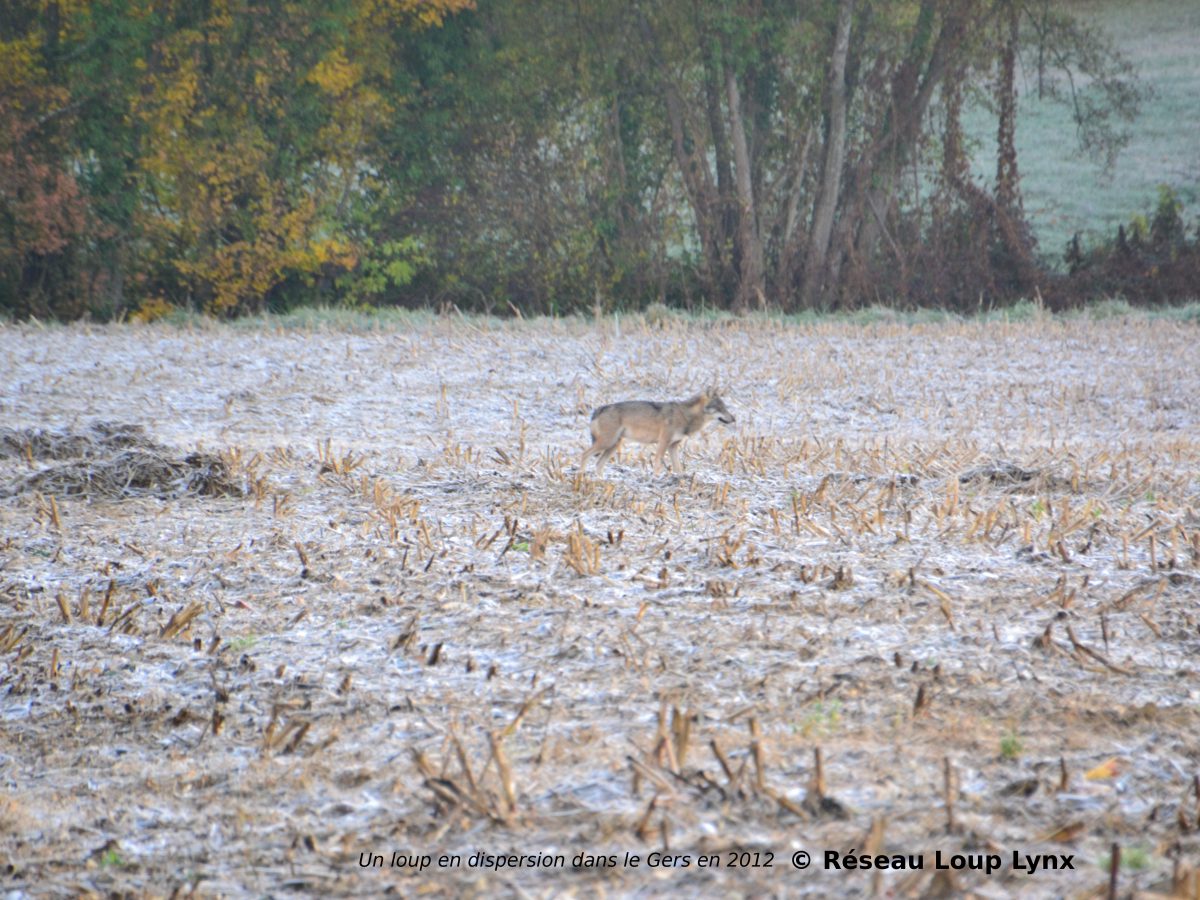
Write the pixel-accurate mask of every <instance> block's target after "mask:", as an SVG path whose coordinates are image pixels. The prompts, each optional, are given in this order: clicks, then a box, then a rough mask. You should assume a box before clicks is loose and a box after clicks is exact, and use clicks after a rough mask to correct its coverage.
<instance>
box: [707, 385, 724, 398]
mask: <svg viewBox="0 0 1200 900" xmlns="http://www.w3.org/2000/svg"><path fill="white" fill-rule="evenodd" d="M720 388H721V386H720V385H719V384H716V383H715V382H714V383H713V384H710V385H709V386H708V387H707V388H706V389H705V391H704V393H705V394H707V395H708V396H709V397H719V396H721V390H720Z"/></svg>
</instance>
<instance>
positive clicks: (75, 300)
mask: <svg viewBox="0 0 1200 900" xmlns="http://www.w3.org/2000/svg"><path fill="white" fill-rule="evenodd" d="M8 6H9V12H7V13H6V14H5V16H4V17H3V18H2V19H0V312H4V313H7V314H8V315H10V316H18V317H20V316H29V315H36V316H39V317H59V318H67V319H69V318H75V317H79V316H84V315H90V316H94V317H99V318H108V317H119V316H141V317H144V318H150V317H153V316H155V315H158V314H162V313H163V312H165V311H168V310H171V309H174V308H188V309H195V310H203V311H206V312H209V313H212V314H215V315H221V316H232V315H239V314H244V313H253V312H260V311H263V310H266V309H273V310H281V309H286V308H289V307H292V306H296V305H302V304H313V303H322V304H348V305H354V306H372V305H405V306H417V305H427V306H443V307H449V306H453V307H457V308H459V309H463V310H475V311H484V312H501V313H504V312H509V311H520V312H522V313H527V314H528V313H532V314H538V313H549V314H557V313H569V312H580V311H587V312H592V311H608V310H613V309H625V308H638V307H643V306H645V305H647V304H649V303H652V302H662V303H666V304H668V305H673V306H679V307H685V308H720V309H730V310H733V311H746V310H753V309H760V308H773V309H781V310H789V311H791V310H800V309H837V308H846V307H853V306H857V305H862V304H874V303H880V304H884V305H906V306H916V305H937V306H943V307H948V308H956V309H968V308H974V307H975V306H976V305H977V304H978V303H979V302H981V301H982V300H984V299H986V300H987V301H988V302H994V301H1000V300H1004V299H1006V298H1012V297H1016V296H1028V295H1029V294H1030V293H1031V292H1033V291H1040V292H1043V293H1047V295H1048V296H1051V297H1052V298H1053V297H1060V298H1062V302H1064V303H1066V302H1070V301H1071V298H1072V297H1073V296H1074V295H1073V294H1072V293H1071V291H1072V290H1073V288H1072V287H1071V285H1075V284H1084V282H1085V281H1086V285H1087V290H1092V291H1094V290H1104V289H1105V279H1104V278H1103V277H1100V276H1099V275H1098V274H1097V273H1099V272H1101V271H1102V270H1103V267H1102V265H1101V262H1102V260H1100V261H1098V260H1099V258H1098V257H1097V256H1096V253H1095V251H1089V252H1090V255H1089V254H1087V253H1084V251H1083V250H1081V249H1080V248H1078V247H1076V248H1075V256H1074V258H1073V261H1071V262H1070V265H1069V273H1068V274H1055V273H1054V272H1052V271H1050V270H1049V269H1048V268H1047V267H1046V266H1045V264H1044V263H1043V262H1042V261H1041V257H1039V255H1038V253H1037V247H1036V244H1035V241H1034V238H1033V236H1032V233H1031V230H1030V228H1029V226H1028V222H1027V220H1026V218H1025V215H1024V212H1023V209H1022V204H1021V195H1020V172H1019V160H1018V158H1017V152H1016V147H1015V141H1014V134H1015V122H1016V108H1017V102H1018V79H1017V75H1016V73H1017V71H1018V68H1020V69H1021V70H1022V71H1025V72H1032V73H1036V76H1037V80H1038V85H1039V89H1041V90H1048V91H1051V92H1059V93H1061V95H1062V99H1063V100H1064V103H1063V111H1064V112H1063V114H1064V116H1069V117H1072V118H1073V119H1074V124H1075V129H1076V133H1077V135H1078V136H1079V139H1080V143H1081V145H1082V147H1083V148H1084V150H1086V151H1087V152H1088V153H1090V154H1091V155H1093V156H1095V157H1097V158H1098V160H1099V163H1098V164H1104V163H1105V162H1107V163H1108V164H1111V163H1112V160H1113V158H1114V157H1115V154H1116V153H1117V152H1118V151H1119V149H1120V147H1121V145H1122V143H1123V141H1124V140H1125V139H1126V138H1127V131H1126V129H1127V128H1128V123H1129V122H1130V121H1132V117H1133V116H1134V114H1135V113H1136V110H1137V107H1138V104H1139V102H1140V100H1141V98H1142V96H1143V88H1141V87H1139V85H1138V84H1137V82H1136V80H1135V79H1134V77H1133V73H1132V69H1131V67H1130V65H1129V64H1128V63H1127V62H1126V61H1125V60H1123V59H1122V58H1121V57H1120V55H1119V54H1118V53H1117V52H1116V51H1115V50H1114V48H1113V47H1112V45H1111V44H1110V43H1109V42H1108V41H1107V40H1106V39H1105V38H1104V37H1103V36H1101V35H1100V34H1098V33H1097V32H1095V31H1094V30H1093V29H1090V28H1089V27H1087V26H1086V25H1085V24H1084V23H1082V22H1079V21H1077V20H1076V19H1074V18H1073V17H1072V16H1070V15H1069V14H1068V13H1066V12H1064V11H1063V9H1062V8H1061V6H1062V5H1061V4H1059V3H1054V2H1051V0H817V2H811V3H797V2H794V0H790V2H789V0H631V2H629V3H611V2H608V0H574V2H572V3H561V2H558V0H508V2H501V0H476V2H472V0H329V2H320V3H318V2H312V0H257V2H256V0H58V2H55V0H10V2H9V4H8ZM1056 73H1060V75H1058V76H1056ZM1063 76H1065V77H1063ZM968 103H971V104H984V105H986V106H987V108H989V109H991V110H993V112H994V117H995V122H996V130H995V135H994V140H993V141H992V143H993V145H994V146H993V147H992V148H991V149H990V150H989V151H988V152H990V153H991V154H992V156H993V158H994V160H995V176H994V178H992V179H989V181H988V182H986V183H981V182H980V181H979V180H978V179H975V178H972V177H971V176H970V174H969V170H968V157H969V154H970V151H969V148H968V147H967V143H966V140H965V138H964V135H963V129H962V123H961V118H962V111H963V109H964V105H965V104H968ZM1163 202H1166V201H1162V202H1160V209H1161V207H1162V203H1163ZM1168 205H1169V204H1168ZM1172 234H1173V240H1174V241H1175V243H1174V244H1173V245H1172V246H1174V247H1183V248H1184V250H1185V251H1187V250H1188V248H1189V247H1190V248H1193V249H1194V247H1195V242H1194V241H1193V242H1190V243H1189V241H1188V240H1187V235H1186V231H1185V230H1183V229H1182V227H1180V228H1178V229H1176V230H1175V232H1172ZM1147 238H1149V232H1147ZM1122 240H1125V244H1124V247H1125V249H1124V250H1123V251H1122V252H1124V253H1126V254H1128V253H1129V252H1130V251H1129V248H1130V246H1131V243H1130V242H1129V241H1128V240H1126V239H1124V238H1122ZM1138 246H1139V247H1141V246H1145V247H1150V246H1151V245H1150V242H1149V240H1148V239H1147V241H1146V242H1144V244H1143V245H1138ZM1160 249H1161V248H1160ZM1114 252H1115V250H1114ZM1164 252H1168V253H1169V255H1170V256H1171V258H1172V259H1178V258H1181V253H1180V252H1178V251H1177V250H1169V251H1164ZM1188 252H1191V251H1188ZM1182 256H1183V257H1186V256H1187V254H1186V253H1183V254H1182ZM1187 258H1193V257H1187ZM1105 259H1107V257H1105ZM1193 264H1194V263H1193ZM1152 265H1154V262H1153V260H1151V261H1148V262H1146V263H1145V266H1146V267H1147V270H1148V268H1149V267H1150V266H1152ZM1135 269H1137V265H1134V266H1133V267H1132V269H1131V268H1130V266H1128V265H1127V266H1126V267H1125V269H1123V270H1122V271H1125V272H1128V271H1132V270H1135ZM1155 271H1158V269H1155ZM1081 272H1082V273H1084V274H1085V275H1087V277H1086V278H1085V279H1082V280H1081V279H1076V280H1074V281H1073V280H1072V279H1073V278H1074V277H1075V275H1076V274H1077V273H1081ZM1185 280H1187V279H1185ZM1139 283H1140V282H1137V279H1136V278H1134V279H1133V280H1132V281H1130V280H1129V279H1126V282H1122V289H1123V290H1126V291H1134V292H1136V288H1137V284H1139ZM1190 283H1193V284H1194V283H1195V281H1194V280H1191V281H1190ZM1131 285H1132V287H1131Z"/></svg>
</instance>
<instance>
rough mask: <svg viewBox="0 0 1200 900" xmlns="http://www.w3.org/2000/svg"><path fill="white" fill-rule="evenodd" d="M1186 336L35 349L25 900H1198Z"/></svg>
mask: <svg viewBox="0 0 1200 900" xmlns="http://www.w3.org/2000/svg"><path fill="white" fill-rule="evenodd" d="M1197 337H1198V334H1197V331H1196V328H1195V327H1194V326H1184V325H1179V324H1173V323H1168V322H1163V321H1140V320H1112V321H1106V322H1085V321H1059V320H1048V319H1047V320H1037V321H1032V322H1025V323H1002V322H992V323H983V322H972V323H962V324H942V325H936V326H933V325H917V326H906V325H898V324H881V325H876V326H871V327H855V326H849V325H843V324H815V325H805V326H795V325H788V324H783V323H779V322H771V321H747V322H732V321H717V322H711V323H703V322H698V323H690V324H689V323H687V322H682V321H676V320H674V319H668V320H664V321H662V322H656V323H654V324H652V325H646V324H643V323H640V322H638V321H630V320H627V319H622V320H620V321H619V322H618V321H615V320H612V321H603V322H600V323H598V324H593V323H583V322H571V321H567V322H524V321H522V322H514V323H510V324H497V323H490V322H477V321H469V320H465V319H458V320H444V321H437V322H431V323H426V324H420V325H414V326H413V328H412V330H410V331H404V330H400V331H397V332H395V333H390V334H379V333H371V334H361V333H339V332H328V331H307V332H283V331H278V332H273V331H269V330H259V331H246V330H240V329H235V328H228V327H224V326H220V327H218V326H213V327H211V328H205V329H203V330H198V331H181V330H173V329H170V328H166V327H162V328H158V327H141V328H95V327H72V328H56V329H39V328H36V327H3V328H0V417H2V418H3V420H4V423H5V428H4V430H3V431H0V464H2V465H0V776H2V778H0V889H3V890H4V891H5V892H14V893H15V894H17V895H21V894H27V895H34V894H51V895H78V894H88V895H98V894H133V895H141V894H147V893H161V894H170V893H186V892H194V893H196V894H198V895H201V896H225V895H229V896H237V895H251V894H266V893H282V892H289V893H301V894H313V895H322V896H337V895H356V896H362V895H377V894H382V893H384V892H387V891H392V892H398V893H401V894H403V895H406V896H407V895H418V894H419V895H432V896H445V897H459V896H480V897H482V896H494V895H497V894H501V895H525V896H539V897H540V896H546V897H549V896H562V895H570V894H576V895H589V896H590V895H595V894H600V893H604V894H606V895H609V896H627V895H635V896H652V895H658V894H667V893H679V892H683V891H691V892H696V893H699V894H702V895H722V896H762V895H792V894H797V895H803V894H811V895H814V896H830V895H865V894H869V893H871V892H874V893H876V894H888V893H890V894H893V895H897V896H921V895H931V894H933V893H936V892H938V891H942V892H948V893H950V894H953V893H961V892H973V893H974V894H975V895H977V896H994V897H1000V896H1009V895H1011V894H1013V893H1014V892H1020V893H1021V894H1022V895H1024V896H1062V895H1082V894H1087V893H1088V892H1106V891H1108V890H1109V886H1110V881H1111V879H1113V878H1115V879H1116V890H1117V891H1118V892H1120V893H1121V894H1128V893H1130V892H1132V891H1135V890H1143V891H1156V892H1158V893H1159V894H1167V895H1169V894H1171V893H1172V892H1175V894H1176V895H1178V896H1194V895H1195V892H1196V890H1197V887H1198V883H1197V875H1196V871H1197V863H1198V862H1200V778H1198V776H1200V757H1198V756H1197V749H1196V748H1197V736H1198V735H1200V663H1198V660H1200V611H1198V610H1200V606H1198V602H1197V601H1198V600H1200V437H1198V436H1200V405H1198V403H1197V400H1196V398H1197V397H1200V370H1198V369H1197V367H1196V366H1195V364H1194V363H1195V347H1196V346H1197ZM714 380H715V381H719V382H720V383H721V384H722V385H723V386H726V391H725V396H726V399H727V402H728V404H729V406H730V409H731V410H732V411H733V412H734V414H735V415H736V416H737V420H738V425H737V428H736V430H730V431H725V430H720V429H713V430H711V431H707V432H705V433H704V434H703V435H701V436H700V437H699V438H697V439H695V440H694V441H693V442H692V443H690V444H689V445H688V447H687V448H686V449H685V451H684V452H685V453H686V454H687V455H688V457H689V459H688V471H687V474H686V475H684V476H678V477H676V476H666V477H662V478H655V477H653V475H652V473H651V471H650V462H651V459H650V451H646V450H644V449H641V448H638V447H633V448H629V449H627V450H625V451H624V452H623V453H622V454H621V455H619V456H618V458H616V459H614V460H613V461H612V462H610V464H609V467H608V468H607V469H606V471H605V476H606V477H605V478H603V479H597V478H595V477H594V473H593V472H591V471H585V472H580V471H578V469H577V465H576V463H577V460H578V457H579V454H580V452H581V450H582V447H583V446H584V443H585V441H586V439H587V427H586V421H587V419H586V416H587V412H588V411H589V410H590V409H592V408H593V407H595V406H596V405H599V404H601V403H604V402H610V401H612V400H616V399H627V398H631V397H637V396H644V397H662V398H666V397H673V396H682V395H684V394H685V393H686V392H687V391H688V390H689V389H690V388H693V387H696V386H700V385H704V384H707V383H710V382H712V381H714ZM113 385H120V386H122V387H120V388H119V389H117V390H114V389H113V387H112V386H113ZM116 422H128V423H131V424H129V425H112V424H106V423H116ZM80 423H84V424H82V425H81V424H80ZM87 423H94V424H87ZM651 449H652V448H651ZM1114 847H1115V848H1116V850H1115V851H1114ZM980 848H983V850H982V851H981V850H980ZM989 848H991V849H997V850H998V852H1003V853H1007V854H1010V853H1011V851H1013V850H1020V851H1021V852H1026V853H1030V854H1052V853H1060V854H1068V855H1071V856H1073V858H1074V859H1075V861H1076V863H1077V866H1076V868H1075V869H1073V870H1069V871H1063V870H1047V871H1039V872H1037V873H1036V874H1033V875H1030V874H1027V873H1023V872H1021V871H1020V870H1017V869H1015V868H1014V867H1013V866H1012V865H1011V859H1010V857H1008V856H1006V860H1007V862H1006V865H1005V867H1004V868H1003V870H1002V871H998V872H993V873H992V874H990V875H984V874H982V873H980V872H975V871H960V872H948V873H947V872H943V873H935V872H933V871H931V870H930V869H929V868H926V869H925V870H923V871H918V872H879V871H874V872H861V871H858V872H847V871H841V872H838V871H825V870H824V868H823V866H822V865H821V864H820V862H819V860H820V859H821V854H822V853H823V852H824V851H825V850H837V851H839V852H846V851H849V850H851V849H855V850H856V852H858V853H864V852H865V853H886V854H905V855H910V854H911V855H918V856H922V857H923V858H925V857H927V858H929V859H930V860H932V859H933V858H934V854H935V853H936V852H938V851H941V852H942V853H943V855H951V854H956V853H957V854H966V853H972V852H985V853H986V852H990V850H989ZM799 850H805V851H808V852H810V853H812V854H813V856H814V857H815V858H816V861H814V865H813V867H812V868H811V869H809V870H807V871H805V872H803V873H801V872H798V871H797V870H795V869H793V868H792V865H791V856H792V853H793V852H795V851H799ZM480 851H481V852H484V853H488V854H492V855H493V856H497V855H503V854H510V853H516V854H521V853H524V854H547V855H549V856H550V857H551V858H553V856H554V855H556V854H562V855H563V856H564V857H565V859H566V864H565V865H564V866H562V867H554V866H547V865H526V866H524V867H516V868H507V869H504V870H501V871H496V870H494V869H489V868H480V867H474V868H472V867H471V866H469V865H467V864H466V862H465V861H466V860H467V859H469V857H470V855H471V854H473V853H476V852H480ZM393 852H395V853H397V854H398V857H397V861H398V863H402V864H397V865H395V866H393V865H390V864H388V863H389V862H390V860H391V859H392V853H393ZM651 852H657V853H662V854H668V855H670V856H673V857H676V858H681V857H685V856H686V857H688V858H689V860H690V864H689V865H688V866H687V867H682V868H672V869H661V868H648V867H647V866H646V865H645V864H644V863H643V866H642V867H639V868H631V867H629V866H626V865H623V864H621V861H622V860H623V859H624V857H625V854H627V853H634V854H640V855H641V856H642V858H643V859H645V858H646V856H647V855H648V854H649V853H651ZM702 853H719V854H720V855H721V862H722V865H721V866H720V867H719V868H713V869H700V868H699V867H698V866H697V864H696V860H697V859H698V857H699V855H700V854H702ZM364 854H365V856H364ZM373 854H380V855H382V856H383V857H384V864H383V865H381V866H379V867H374V866H372V865H369V864H368V865H366V866H364V865H363V864H362V862H363V860H364V859H365V860H366V861H367V862H368V863H370V861H371V860H372V859H373ZM440 854H460V855H461V856H462V858H463V860H464V863H463V865H461V866H459V867H451V868H442V867H439V866H438V865H437V864H436V862H432V863H430V864H426V865H421V860H422V859H424V858H425V857H426V856H428V857H430V858H431V859H433V860H436V858H437V857H438V855H440ZM581 854H582V855H581ZM767 854H772V855H773V865H772V866H771V867H769V868H768V867H765V866H764V865H762V863H763V861H764V860H765V859H766V857H767ZM610 859H611V860H613V863H611V864H610V862H609V860H610ZM731 859H732V860H734V861H735V862H741V863H743V864H742V865H740V866H736V867H734V866H731V865H729V864H728V863H729V860H731ZM756 863H757V865H756ZM1189 892H1190V893H1189Z"/></svg>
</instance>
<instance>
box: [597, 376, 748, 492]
mask: <svg viewBox="0 0 1200 900" xmlns="http://www.w3.org/2000/svg"><path fill="white" fill-rule="evenodd" d="M714 418H715V419H716V420H717V421H718V422H720V423H721V424H722V425H732V424H733V423H734V421H735V420H734V418H733V413H731V412H730V411H729V410H728V409H726V408H725V404H724V403H723V402H722V401H721V398H720V396H719V395H718V394H717V392H716V390H715V389H709V390H707V391H704V392H703V393H700V394H697V395H696V396H695V397H692V398H691V399H690V400H676V401H670V402H663V403H659V402H656V401H653V400H624V401H622V402H620V403H610V404H608V405H606V406H601V407H598V408H597V409H596V410H595V411H594V412H593V413H592V422H591V431H592V446H590V447H588V448H587V449H586V450H584V451H583V456H582V457H581V458H580V460H579V468H580V469H582V468H583V467H584V466H585V465H586V464H587V461H588V457H590V456H592V455H596V456H599V457H600V459H599V460H597V462H596V474H597V475H599V474H600V473H601V472H603V471H604V464H605V463H607V462H608V458H609V457H610V456H612V455H613V454H614V453H615V452H616V451H617V448H618V447H619V446H620V445H621V441H622V439H624V438H629V439H630V440H633V441H637V442H638V443H641V444H656V445H657V448H656V450H655V453H654V474H655V475H657V474H659V472H661V471H662V458H663V454H664V453H666V452H667V451H668V450H670V451H671V471H672V472H676V473H679V472H682V471H683V464H682V463H681V462H680V459H679V445H680V444H681V443H683V440H684V438H688V437H691V436H692V435H693V434H696V432H698V431H699V430H700V429H701V428H703V427H704V426H705V425H707V424H708V423H709V421H710V420H711V419H714Z"/></svg>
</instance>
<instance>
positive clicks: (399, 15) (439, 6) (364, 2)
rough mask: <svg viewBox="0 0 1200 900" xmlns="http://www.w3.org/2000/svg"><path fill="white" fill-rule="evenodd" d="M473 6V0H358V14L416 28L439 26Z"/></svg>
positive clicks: (366, 17)
mask: <svg viewBox="0 0 1200 900" xmlns="http://www.w3.org/2000/svg"><path fill="white" fill-rule="evenodd" d="M474 8H475V0H359V11H360V12H359V14H360V16H362V17H363V18H365V19H367V20H374V19H376V18H382V19H383V20H384V21H386V22H387V23H389V24H398V23H406V24H410V25H415V26H416V27H417V28H436V27H439V26H441V25H442V23H444V22H445V21H446V18H447V17H448V16H452V15H454V14H455V13H458V12H462V11H463V10H466V9H474Z"/></svg>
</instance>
